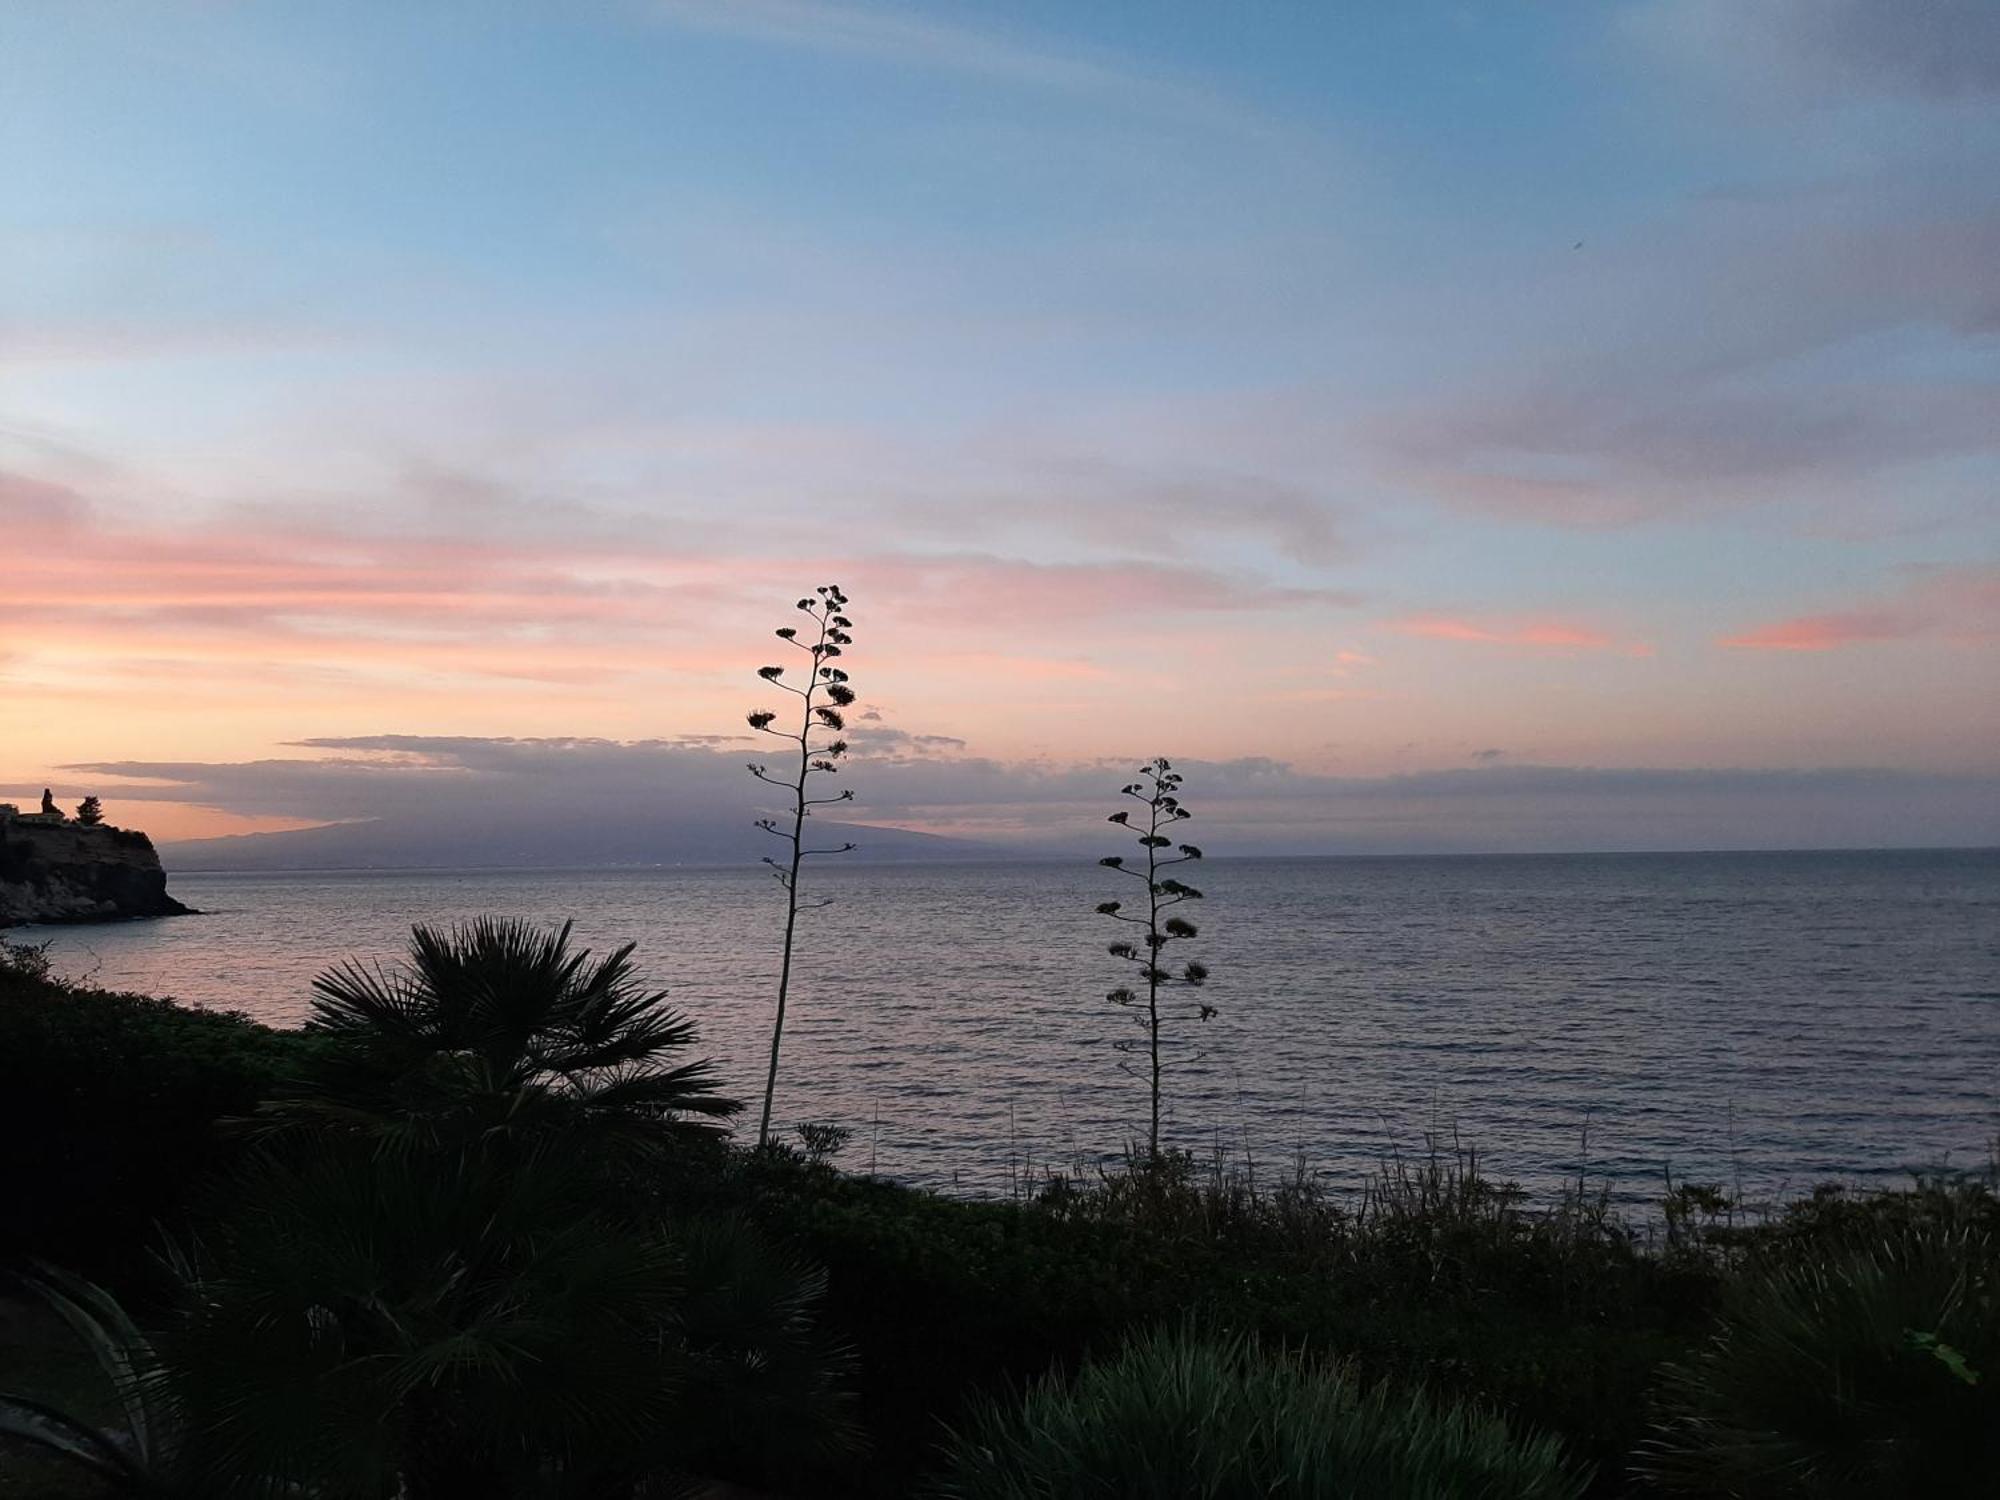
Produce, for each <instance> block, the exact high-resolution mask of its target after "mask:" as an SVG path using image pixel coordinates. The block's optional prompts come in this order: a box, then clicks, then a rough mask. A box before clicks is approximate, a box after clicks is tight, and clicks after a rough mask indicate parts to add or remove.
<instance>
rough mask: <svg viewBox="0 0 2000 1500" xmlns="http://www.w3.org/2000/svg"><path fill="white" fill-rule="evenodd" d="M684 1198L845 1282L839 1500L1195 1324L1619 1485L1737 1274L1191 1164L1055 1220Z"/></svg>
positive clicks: (783, 1173)
mask: <svg viewBox="0 0 2000 1500" xmlns="http://www.w3.org/2000/svg"><path fill="white" fill-rule="evenodd" d="M673 1191H674V1192H675V1193H676V1194H677V1195H680V1196H682V1198H683V1201H685V1202H687V1203H689V1204H692V1205H713V1204H716V1203H721V1204H724V1205H728V1206H737V1207H740V1208H741V1209H742V1211H744V1212H747V1213H749V1214H752V1215H754V1216H755V1217H756V1218H757V1219H758V1220H759V1221H760V1222H762V1223H763V1224H764V1225H765V1226H766V1227H768V1228H771V1229H773V1230H774V1231H776V1232H778V1233H780V1234H782V1235H784V1236H785V1237H786V1238H787V1239H788V1240H789V1241H790V1242H792V1243H793V1244H796V1245H798V1246H799V1247H800V1248H801V1250H802V1251H803V1252H804V1253H805V1254H806V1255H807V1256H808V1257H809V1258H810V1259H812V1260H813V1261H814V1262H816V1263H818V1264H820V1265H822V1266H824V1267H826V1269H827V1272H828V1278H829V1288H828V1302H827V1318H828V1321H829V1323H830V1324H831V1325H832V1326H833V1327H834V1328H835V1329H837V1330H838V1331H839V1332H840V1333H841V1334H842V1335H844V1336H845V1337H846V1338H848V1339H849V1340H850V1341H851V1342H852V1343H853V1344H854V1345H855V1346H856V1348H857V1351H858V1354H859V1356H860V1368H859V1375H858V1382H859V1387H860V1391H861V1396H862V1407H863V1414H864V1420H865V1423H866V1425H867V1427H868V1429H869V1431H870V1433H871V1436H872V1438H873V1445H874V1446H873V1454H872V1457H871V1461H870V1465H869V1473H868V1474H867V1475H865V1476H853V1477H852V1478H851V1481H850V1482H847V1483H845V1484H844V1485H835V1484H834V1483H833V1481H832V1480H831V1479H828V1480H824V1481H823V1482H822V1487H821V1489H820V1490H819V1491H818V1493H822V1494H834V1493H848V1494H865V1495H888V1494H898V1493H904V1492H905V1490H904V1489H903V1488H901V1487H900V1486H906V1485H907V1484H908V1483H909V1482H910V1481H911V1480H912V1479H913V1478H914V1476H916V1475H917V1474H919V1473H920V1472H921V1471H922V1469H923V1467H924V1465H925V1464H926V1463H927V1462H929V1461H930V1452H929V1450H930V1447H931V1444H932V1442H933V1440H934V1437H935V1434H936V1432H937V1431H938V1430H939V1426H940V1424H941V1423H951V1422H958V1421H961V1420H963V1418H964V1414H965V1412H966V1411H967V1410H968V1405H969V1403H971V1402H973V1401H975V1400H977V1399H978V1398H980V1397H983V1396H992V1395H995V1394H998V1393H1000V1392H1003V1391H1007V1390H1013V1389H1019V1388H1020V1387H1021V1386H1023V1385H1024V1384H1026V1383H1027V1382H1029V1381H1031V1380H1034V1379H1037V1378H1039V1377H1041V1376H1043V1375H1044V1374H1046V1373H1048V1372H1049V1371H1051V1370H1052V1369H1053V1370H1062V1369H1074V1368H1076V1367H1077V1366H1078V1365H1079V1364H1081V1363H1082V1361H1083V1360H1084V1359H1085V1358H1087V1357H1089V1356H1091V1355H1100V1356H1101V1355H1107V1354H1109V1353H1111V1352H1112V1351H1115V1350H1116V1349H1117V1348H1118V1347H1119V1346H1120V1344H1121V1343H1122V1342H1123V1341H1124V1339H1125V1338H1127V1337H1128V1336H1130V1335H1131V1334H1132V1333H1133V1332H1134V1331H1136V1330H1139V1329H1142V1328H1145V1327H1148V1326H1158V1325H1161V1324H1163V1323H1171V1322H1173V1321H1175V1320H1176V1319H1178V1318H1180V1317H1181V1316H1183V1315H1184V1314H1188V1313H1198V1314H1202V1315H1205V1316H1208V1317H1210V1318H1212V1319H1214V1320H1215V1321H1216V1322H1217V1323H1219V1324H1221V1325H1224V1326H1227V1327H1230V1328H1235V1329H1241V1330H1244V1331H1245V1332H1248V1333H1254V1334H1258V1335H1261V1336H1263V1337H1264V1338H1266V1339H1267V1340H1270V1341H1272V1342H1274V1343H1296V1342H1304V1343H1305V1344H1306V1345H1307V1346H1309V1347H1311V1348H1315V1349H1326V1350H1332V1351H1336V1352H1338V1353H1339V1354H1340V1355H1342V1356H1343V1357H1345V1358H1349V1359H1350V1360H1351V1361H1352V1363H1353V1364H1354V1366H1355V1368H1356V1369H1357V1371H1358V1372H1359V1373H1360V1374H1361V1375H1362V1376H1363V1377H1364V1378H1371V1379H1372V1378H1377V1377H1401V1378H1406V1379H1411V1380H1419V1381H1422V1382H1423V1383H1424V1384H1425V1385H1426V1386H1428V1387H1430V1388H1433V1389H1435V1390H1437V1391H1438V1392H1439V1393H1440V1394H1441V1395H1444V1396H1449V1397H1454V1398H1470V1399H1474V1400H1477V1401H1480V1402H1482V1403H1484V1404H1486V1405H1488V1406H1490V1407H1492V1408H1493V1409H1495V1410H1499V1411H1501V1412H1503V1413H1505V1414H1506V1415H1507V1416H1508V1418H1509V1419H1510V1420H1518V1421H1520V1422H1522V1423H1523V1424H1525V1425H1529V1426H1533V1427H1536V1428H1538V1429H1540V1430H1546V1431H1553V1432H1556V1433H1559V1434H1560V1435H1561V1436H1562V1437H1563V1438H1564V1439H1565V1441H1567V1442H1568V1443H1569V1444H1570V1445H1571V1448H1572V1450H1573V1451H1574V1452H1576V1453H1577V1454H1578V1456H1579V1457H1580V1458H1582V1459H1586V1460H1588V1461H1590V1462H1593V1463H1599V1464H1601V1465H1603V1466H1604V1469H1605V1472H1606V1474H1607V1476H1611V1475H1615V1474H1616V1473H1617V1472H1618V1470H1619V1468H1620V1466H1621V1465H1622V1462H1623V1459H1624V1457H1625V1455H1627V1454H1629V1453H1630V1451H1631V1449H1632V1447H1633V1445H1634V1444H1635V1443H1636V1442H1638V1441H1639V1439H1640V1438H1641V1437H1642V1436H1643V1435H1644V1432H1645V1426H1644V1413H1645V1392H1646V1390H1647V1388H1648V1387H1649V1385H1650V1384H1651V1381H1652V1379H1653V1374H1654V1371H1655V1369H1656V1367H1657V1365H1658V1364H1659V1363H1660V1361H1661V1360H1662V1359H1664V1358H1666V1357H1669V1356H1671V1355H1675V1354H1679V1353H1683V1352H1685V1351H1686V1350H1687V1349H1688V1348H1690V1347H1691V1346H1692V1345H1693V1343H1694V1342H1695V1341H1696V1339H1698V1338H1699V1337H1700V1334H1701V1332H1702V1330H1703V1328H1704V1326H1705V1321H1706V1318H1707V1315H1708V1311H1709V1309H1710V1308H1711V1307H1712V1306H1713V1305H1714V1301H1715V1297H1716V1291H1717V1286H1718V1284H1719V1275H1720V1272H1719V1270H1718V1269H1717V1267H1715V1266H1714V1265H1703V1264H1702V1263H1697V1262H1693V1261H1686V1262H1675V1263H1671V1264H1670V1263H1668V1262H1666V1261H1664V1260H1662V1259H1661V1258H1659V1257H1656V1256H1651V1255H1648V1254H1647V1253H1645V1251H1644V1250H1643V1249H1642V1248H1640V1247H1638V1246H1637V1245H1636V1244H1635V1243H1634V1242H1633V1241H1632V1240H1631V1238H1630V1237H1629V1236H1625V1235H1622V1234H1618V1233H1612V1232H1610V1231H1608V1230H1606V1231H1604V1232H1600V1230H1599V1229H1598V1228H1595V1227H1592V1226H1591V1224H1589V1223H1588V1222H1583V1221H1579V1222H1576V1223H1573V1224H1570V1225H1568V1226H1563V1225H1560V1224H1556V1223H1553V1222H1551V1221H1550V1220H1549V1219H1548V1218H1547V1217H1546V1216H1544V1217H1536V1216H1532V1215H1529V1214H1527V1213H1525V1212H1522V1211H1520V1209H1519V1205H1518V1204H1516V1203H1513V1202H1512V1200H1509V1199H1505V1197H1504V1195H1497V1194H1496V1195H1488V1196H1483V1197H1481V1199H1480V1201H1481V1202H1482V1203H1484V1204H1485V1205H1486V1206H1485V1207H1482V1208H1478V1209H1474V1208H1471V1207H1463V1208H1462V1211H1460V1210H1457V1209H1450V1210H1448V1209H1446V1208H1445V1207H1443V1206H1441V1205H1439V1204H1436V1203H1431V1204H1429V1205H1428V1206H1426V1205H1425V1204H1424V1203H1423V1202H1421V1201H1417V1200H1407V1201H1403V1202H1402V1203H1401V1204H1400V1206H1398V1207H1397V1208H1395V1209H1394V1210H1391V1209H1389V1208H1387V1207H1385V1206H1384V1205H1382V1204H1376V1203H1371V1204H1370V1205H1369V1206H1368V1207H1367V1209H1366V1211H1365V1212H1350V1211H1347V1210H1344V1209H1342V1208H1340V1207H1338V1206H1336V1205H1335V1204H1334V1203H1332V1202H1331V1201H1330V1200H1328V1199H1327V1198H1326V1196H1325V1195H1323V1194H1318V1193H1315V1192H1314V1191H1313V1190H1312V1189H1311V1188H1310V1186H1309V1185H1302V1184H1299V1183H1296V1182H1295V1183H1288V1184H1280V1185H1278V1186H1276V1187H1274V1188H1271V1189H1269V1190H1266V1189H1263V1188H1259V1189H1256V1190H1254V1191H1253V1190H1250V1189H1249V1188H1248V1187H1247V1186H1245V1185H1244V1184H1243V1183H1241V1182H1231V1181H1230V1180H1229V1179H1228V1178H1227V1177H1226V1175H1222V1174H1218V1175H1213V1176H1204V1175H1202V1174H1200V1173H1196V1172H1194V1171H1193V1169H1192V1167H1191V1166H1190V1165H1189V1164H1187V1163H1185V1162H1181V1163H1178V1164H1176V1165H1173V1166H1172V1167H1171V1168H1170V1169H1169V1170H1167V1171H1164V1172H1155V1171H1152V1170H1150V1169H1145V1168H1141V1169H1139V1171H1138V1172H1137V1173H1135V1174H1114V1175H1113V1176H1112V1177H1111V1178H1109V1179H1108V1180H1105V1181H1102V1182H1098V1183H1070V1184H1068V1185H1066V1186H1063V1187H1061V1188H1058V1189H1056V1190H1055V1192H1054V1194H1053V1195H1052V1196H1050V1197H1047V1198H1045V1199H1044V1201H1042V1202H1040V1203H1034V1204H1011V1203H992V1202H988V1203H968V1202H964V1201H961V1200H954V1199H947V1198H941V1197H937V1196H935V1195H932V1194H928V1193H922V1192H915V1191H911V1190H909V1189H905V1188H899V1187H895V1186H891V1185H889V1184H886V1183H879V1182H871V1181H866V1180H862V1179H856V1178H849V1177H842V1176H840V1175H838V1174H837V1173H834V1172H832V1171H831V1170H828V1169H826V1168H824V1167H819V1168H814V1167H809V1166H806V1165H804V1164H802V1163H800V1162H798V1161H796V1160H793V1161H787V1160H785V1159H784V1158H783V1157H782V1156H781V1155H778V1154H776V1153H769V1152H767V1153H761V1154H757V1155H754V1156H743V1155H738V1156H736V1157H734V1158H732V1159H731V1160H730V1161H729V1163H728V1164H727V1165H726V1166H724V1167H721V1168H720V1169H719V1170H718V1171H717V1172H716V1174H715V1175H714V1176H712V1177H709V1178H706V1179H703V1181H702V1182H700V1183H695V1182H688V1181H683V1182H681V1183H679V1184H677V1185H676V1186H675V1188H674V1190H673ZM1503 1206H1504V1209H1505V1211H1504V1214H1503V1213H1502V1208H1503ZM1608 1482H1610V1481H1609V1479H1607V1483H1608Z"/></svg>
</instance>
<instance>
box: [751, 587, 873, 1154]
mask: <svg viewBox="0 0 2000 1500" xmlns="http://www.w3.org/2000/svg"><path fill="white" fill-rule="evenodd" d="M816 592H817V594H818V597H817V598H813V599H801V600H799V602H798V609H799V611H800V613H802V614H803V615H805V616H806V618H807V619H809V620H810V621H811V622H812V623H811V624H810V625H807V626H805V627H804V629H803V631H802V630H801V629H800V628H798V627H795V626H791V625H786V626H783V627H782V628H780V629H779V630H778V632H777V636H778V639H779V640H781V641H783V642H784V643H785V644H786V645H788V646H791V647H792V648H794V649H795V650H798V651H801V652H803V653H804V654H805V656H806V658H807V661H806V664H805V665H804V670H803V672H802V674H801V675H802V677H803V679H804V682H803V685H800V684H799V683H797V682H787V681H785V680H784V679H785V669H784V668H783V667H759V668H758V669H757V675H758V676H759V677H761V678H763V679H764V681H765V682H767V683H769V684H770V685H771V686H772V687H774V688H777V689H779V690H780V691H781V692H786V693H790V694H791V695H792V696H793V697H794V698H796V699H797V700H798V705H797V706H798V716H797V718H792V717H791V716H790V715H789V714H787V715H786V716H785V720H784V725H783V726H782V727H781V726H780V724H779V717H780V716H779V715H778V714H777V713H776V712H775V711H774V710H771V709H764V708H760V709H757V710H755V711H754V712H752V713H751V715H750V727H751V728H752V729H754V730H756V731H757V732H758V733H759V734H768V735H770V736H772V737H773V738H774V739H780V740H784V741H786V742H787V746H788V748H787V750H786V752H785V754H786V756H787V759H789V758H790V755H791V749H790V748H789V747H791V746H796V747H797V750H798V764H797V766H796V767H795V768H788V769H787V770H786V771H784V772H783V773H782V774H778V773H774V772H773V771H772V770H771V768H770V767H769V766H764V765H758V764H755V763H753V764H752V765H751V767H750V774H751V775H752V776H755V777H756V778H757V779H758V780H759V781H768V782H769V783H770V784H771V785H772V786H775V787H782V788H783V789H784V790H785V791H787V792H789V793H790V794H791V798H792V805H791V806H790V807H789V808H788V809H786V810H785V811H784V813H783V814H782V815H781V816H779V817H775V818H759V819H758V820H757V826H758V827H759V828H761V829H763V830H764V832H766V833H768V834H770V835H771V836H772V837H773V838H775V839H779V840H782V841H783V842H784V843H785V845H786V846H787V847H786V850H785V852H784V853H783V854H782V855H780V856H778V857H777V858H772V857H771V856H769V855H767V856H765V859H764V863H765V864H767V865H769V866H770V867H771V871H772V873H773V874H774V875H775V876H776V877H777V879H778V883H779V884H780V885H782V886H783V887H784V888H785V950H784V957H783V959H782V960H781V962H780V965H779V968H778V1009H777V1014H776V1016H775V1017H774V1018H773V1020H772V1022H771V1066H770V1071H769V1072H768V1073H767V1074H766V1075H765V1078H764V1112H763V1114H762V1116H761V1117H760V1118H759V1119H758V1122H757V1144H758V1145H760V1146H762V1145H764V1144H766V1143H767V1142H768V1141H769V1140H770V1138H771V1100H772V1098H773V1097H774V1096H775V1095H776V1093H777V1090H778V1047H779V1045H780V1044H781V1043H782V1042H783V1041H784V1036H785V1001H786V999H787V997H788V996H789V995H790V993H791V988H792V952H793V946H794V943H793V940H794V938H795V937H796V935H797V932H798V925H799V869H800V866H801V865H803V864H804V862H805V861H806V860H808V859H811V858H813V857H815V856H816V855H822V854H845V853H847V852H848V850H850V849H852V848H853V847H854V845H853V844H841V845H839V846H838V847H836V848H826V849H810V848H807V847H806V819H807V818H810V817H811V816H812V811H813V809H814V808H815V807H825V806H827V805H828V804H830V803H835V802H848V801H852V800H853V797H854V793H853V792H851V791H843V792H841V793H839V794H838V795H837V796H832V797H811V796H808V795H807V792H808V790H809V788H810V786H811V783H812V778H813V777H814V776H833V775H837V774H838V773H839V770H840V766H839V761H840V759H841V757H842V756H844V755H846V754H847V741H846V740H845V739H843V738H842V737H841V736H842V733H843V731H844V730H845V729H846V728H847V720H846V718H845V716H844V715H843V713H842V710H843V709H845V708H847V707H848V706H849V705H850V704H852V703H853V702H854V689H853V688H851V687H849V686H848V684H847V673H845V672H844V671H842V670H841V669H840V668H839V667H836V666H835V665H833V663H834V661H835V660H836V659H837V658H838V657H839V656H840V655H841V653H842V652H843V651H844V650H845V649H846V648H847V647H848V646H851V645H853V644H854V637H853V636H851V635H849V634H848V632H849V631H850V630H851V629H853V627H854V622H853V621H852V620H850V619H848V618H847V613H846V611H847V595H845V594H843V593H842V592H841V591H840V590H839V589H838V588H836V587H835V586H834V585H832V584H830V583H829V584H823V585H822V586H821V587H820V588H819V589H818V590H817V591H816ZM794 726H796V727H794Z"/></svg>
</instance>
